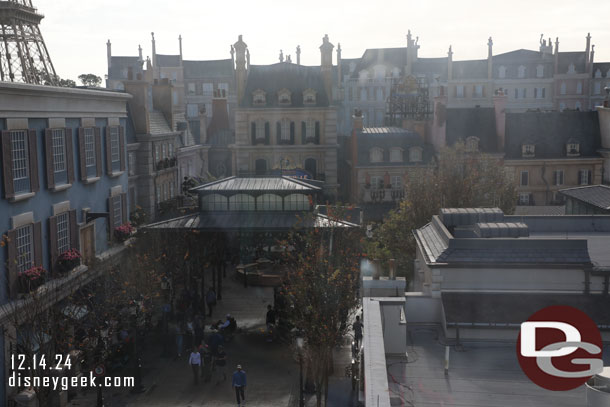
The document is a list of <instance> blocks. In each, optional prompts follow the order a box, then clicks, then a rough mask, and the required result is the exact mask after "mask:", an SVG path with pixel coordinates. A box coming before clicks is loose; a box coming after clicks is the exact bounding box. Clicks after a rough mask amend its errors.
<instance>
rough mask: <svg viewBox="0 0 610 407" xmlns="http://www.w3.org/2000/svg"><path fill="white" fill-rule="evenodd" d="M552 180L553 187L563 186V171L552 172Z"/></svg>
mask: <svg viewBox="0 0 610 407" xmlns="http://www.w3.org/2000/svg"><path fill="white" fill-rule="evenodd" d="M553 179H554V182H555V185H563V170H556V171H554V172H553Z"/></svg>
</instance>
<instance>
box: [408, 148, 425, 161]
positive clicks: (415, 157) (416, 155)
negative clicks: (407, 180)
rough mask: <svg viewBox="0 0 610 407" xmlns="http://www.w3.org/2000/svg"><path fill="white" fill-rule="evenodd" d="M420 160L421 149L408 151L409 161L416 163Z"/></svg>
mask: <svg viewBox="0 0 610 407" xmlns="http://www.w3.org/2000/svg"><path fill="white" fill-rule="evenodd" d="M421 160H422V148H421V147H411V148H410V149H409V161H411V162H414V163H417V162H420V161H421Z"/></svg>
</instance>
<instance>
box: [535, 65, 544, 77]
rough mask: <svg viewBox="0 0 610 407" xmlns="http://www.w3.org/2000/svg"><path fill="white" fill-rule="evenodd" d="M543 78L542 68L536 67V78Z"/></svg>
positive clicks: (540, 66)
mask: <svg viewBox="0 0 610 407" xmlns="http://www.w3.org/2000/svg"><path fill="white" fill-rule="evenodd" d="M543 76H544V66H542V65H538V66H537V67H536V78H542V77H543Z"/></svg>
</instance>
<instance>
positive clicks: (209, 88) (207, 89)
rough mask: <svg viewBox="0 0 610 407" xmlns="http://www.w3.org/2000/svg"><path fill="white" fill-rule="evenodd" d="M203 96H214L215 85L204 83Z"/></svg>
mask: <svg viewBox="0 0 610 407" xmlns="http://www.w3.org/2000/svg"><path fill="white" fill-rule="evenodd" d="M202 90H203V96H212V94H213V93H214V84H213V83H204V84H203V85H202Z"/></svg>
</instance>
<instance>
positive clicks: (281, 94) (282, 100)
mask: <svg viewBox="0 0 610 407" xmlns="http://www.w3.org/2000/svg"><path fill="white" fill-rule="evenodd" d="M290 99H291V92H290V91H289V90H288V89H286V88H284V89H281V90H279V91H278V93H277V100H278V103H279V104H280V105H283V106H289V105H290V104H291V101H290Z"/></svg>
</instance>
